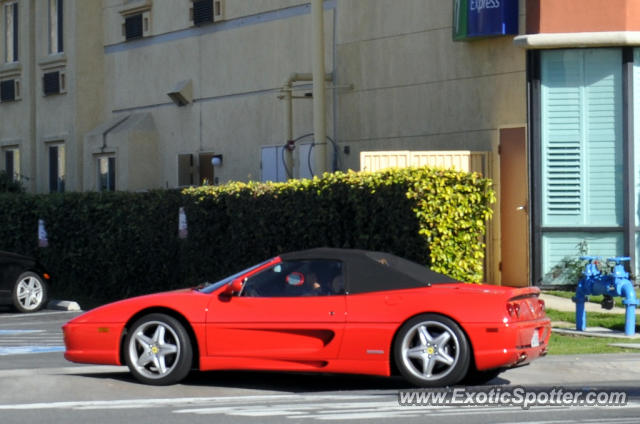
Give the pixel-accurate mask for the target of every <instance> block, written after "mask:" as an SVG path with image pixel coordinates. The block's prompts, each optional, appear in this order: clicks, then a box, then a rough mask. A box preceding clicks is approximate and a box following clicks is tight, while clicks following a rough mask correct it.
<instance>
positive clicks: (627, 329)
mask: <svg viewBox="0 0 640 424" xmlns="http://www.w3.org/2000/svg"><path fill="white" fill-rule="evenodd" d="M616 289H617V291H618V293H619V295H620V296H623V297H624V300H623V301H622V303H623V304H625V305H626V312H625V317H624V334H626V335H627V336H633V335H634V334H635V332H636V307H637V306H638V298H637V296H636V291H635V290H634V289H633V284H631V282H630V281H629V280H625V281H623V282H622V284H621V285H619V286H617V287H616Z"/></svg>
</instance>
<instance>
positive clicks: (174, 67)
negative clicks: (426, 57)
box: [85, 0, 334, 189]
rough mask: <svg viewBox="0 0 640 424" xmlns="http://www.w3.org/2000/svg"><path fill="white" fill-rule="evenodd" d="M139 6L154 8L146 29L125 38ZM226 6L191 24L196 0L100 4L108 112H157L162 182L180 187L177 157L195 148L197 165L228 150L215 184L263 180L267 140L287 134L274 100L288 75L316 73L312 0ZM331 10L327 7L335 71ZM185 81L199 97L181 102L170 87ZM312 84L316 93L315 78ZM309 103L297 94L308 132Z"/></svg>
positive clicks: (296, 121)
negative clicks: (207, 20) (205, 21)
mask: <svg viewBox="0 0 640 424" xmlns="http://www.w3.org/2000/svg"><path fill="white" fill-rule="evenodd" d="M139 4H143V6H140V7H142V8H143V9H142V10H144V8H145V7H147V8H148V11H147V12H145V13H147V14H148V16H149V19H150V21H151V26H150V35H149V37H145V38H143V39H142V40H137V41H128V42H127V41H124V37H123V35H122V29H121V28H122V23H123V21H124V18H123V16H125V15H123V13H125V12H126V11H127V10H128V9H127V8H129V7H133V6H137V5H139ZM223 4H224V6H225V9H224V14H223V18H222V19H220V20H219V21H218V22H216V23H213V24H209V25H204V26H201V27H194V26H193V23H192V21H190V19H189V9H190V7H191V5H192V1H191V0H165V1H162V0H156V1H153V2H125V1H114V0H107V1H105V2H104V16H105V19H104V22H105V36H104V38H105V55H104V56H105V75H106V80H105V92H106V93H107V94H106V102H105V103H106V110H107V111H108V115H109V114H110V115H111V116H120V115H131V114H136V113H141V112H145V113H150V114H151V115H152V117H153V120H154V123H155V125H156V128H157V136H156V137H157V150H158V151H159V157H160V161H159V163H158V164H157V167H156V171H157V175H158V181H157V184H156V185H159V186H162V187H176V186H177V185H178V171H179V170H178V155H180V154H192V155H194V159H195V161H196V163H195V169H196V170H197V169H198V168H199V164H198V163H197V160H198V155H199V154H200V153H213V154H222V155H223V165H222V166H221V167H217V168H216V169H215V178H216V179H217V181H219V182H224V181H228V180H248V179H260V177H261V163H260V150H261V146H271V145H283V144H284V143H285V141H286V140H285V138H286V137H285V127H284V120H285V113H284V103H283V101H282V100H280V99H279V98H278V97H279V96H280V94H281V87H282V85H283V84H284V83H285V81H286V80H287V78H288V76H289V75H290V74H291V73H294V72H298V73H307V72H311V32H310V25H311V20H310V19H311V18H310V13H309V11H310V7H309V5H308V3H306V2H303V1H289V0H286V1H285V0H282V1H276V0H272V1H255V2H246V1H243V2H232V1H226V2H224V3H223ZM144 5H146V6H144ZM134 10H139V9H135V8H134ZM172 17H175V19H172ZM332 17H333V11H332V10H327V12H326V17H325V28H326V31H325V38H326V45H327V46H328V48H327V52H326V55H325V57H326V58H325V61H326V64H327V68H328V70H329V71H330V70H331V69H332V68H333V49H332V48H331V46H332V45H333V44H334V42H333V18H332ZM182 81H190V82H191V87H192V96H193V99H192V102H191V103H189V104H187V105H186V106H177V105H176V104H174V103H173V102H172V101H171V99H170V98H169V96H168V93H169V92H171V91H172V90H173V88H174V87H176V85H178V84H179V83H180V82H182ZM302 85H305V84H304V83H303V84H302ZM306 86H308V87H307V89H306V91H307V92H310V91H311V88H310V82H307V83H306ZM303 88H304V87H303ZM300 94H301V95H302V94H304V93H303V92H300ZM311 104H312V102H311V99H310V98H308V99H296V100H294V113H293V128H294V136H298V135H302V134H305V133H309V132H312V108H311ZM330 117H331V115H330V114H329V118H330ZM330 122H331V121H330V119H329V123H330ZM85 168H87V166H86V164H85ZM87 172H89V171H87ZM196 180H197V175H196ZM87 188H90V186H86V187H85V189H87ZM121 188H122V187H121Z"/></svg>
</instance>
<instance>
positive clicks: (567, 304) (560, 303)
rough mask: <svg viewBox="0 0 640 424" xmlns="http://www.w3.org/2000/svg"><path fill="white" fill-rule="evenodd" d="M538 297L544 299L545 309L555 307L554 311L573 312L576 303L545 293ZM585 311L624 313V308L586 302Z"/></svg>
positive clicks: (637, 309)
mask: <svg viewBox="0 0 640 424" xmlns="http://www.w3.org/2000/svg"><path fill="white" fill-rule="evenodd" d="M540 299H542V300H544V303H545V305H546V307H547V309H555V310H556V311H565V312H575V311H576V304H575V303H573V301H572V300H571V299H567V298H564V297H559V296H553V295H550V294H546V293H541V294H540ZM584 307H585V309H586V310H587V313H589V312H599V313H603V314H624V313H625V309H624V308H620V307H614V308H613V309H611V310H608V309H603V308H602V306H600V304H598V303H592V302H586V303H585V304H584ZM639 310H640V308H636V315H638V311H639Z"/></svg>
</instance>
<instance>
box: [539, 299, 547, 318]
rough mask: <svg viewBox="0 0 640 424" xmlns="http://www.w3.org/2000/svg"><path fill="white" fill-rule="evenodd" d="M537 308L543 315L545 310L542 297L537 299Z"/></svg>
mask: <svg viewBox="0 0 640 424" xmlns="http://www.w3.org/2000/svg"><path fill="white" fill-rule="evenodd" d="M538 310H539V311H540V315H544V314H545V312H546V306H545V304H544V300H542V299H538Z"/></svg>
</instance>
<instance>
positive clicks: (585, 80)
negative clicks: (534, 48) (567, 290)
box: [542, 49, 622, 227]
mask: <svg viewBox="0 0 640 424" xmlns="http://www.w3.org/2000/svg"><path fill="white" fill-rule="evenodd" d="M620 54H621V53H620V51H619V50H614V49H597V50H596V49H591V50H569V51H566V50H565V51H547V52H543V55H542V58H543V61H542V157H543V164H542V179H543V181H542V182H543V188H542V191H543V225H544V226H556V227H563V226H566V227H571V226H574V227H576V226H608V225H610V226H615V225H622V182H621V179H619V178H618V177H617V176H618V175H621V172H622V161H621V152H622V133H621V131H622V123H621V121H620V113H616V111H620V110H622V103H621V99H622V85H621V84H622V83H621V79H622V73H621V71H622V67H621V63H622V58H621V57H620Z"/></svg>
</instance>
